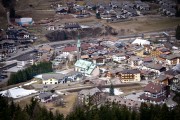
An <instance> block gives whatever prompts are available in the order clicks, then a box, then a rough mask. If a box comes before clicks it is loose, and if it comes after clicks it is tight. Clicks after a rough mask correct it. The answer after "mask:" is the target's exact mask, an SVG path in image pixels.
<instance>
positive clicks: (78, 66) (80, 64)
mask: <svg viewBox="0 0 180 120" xmlns="http://www.w3.org/2000/svg"><path fill="white" fill-rule="evenodd" d="M80 58H81V41H80V39H79V37H78V41H77V61H76V63H75V71H77V72H81V73H82V74H83V75H84V76H99V74H100V70H99V67H98V66H97V65H96V64H94V63H93V62H91V61H87V60H82V59H80Z"/></svg>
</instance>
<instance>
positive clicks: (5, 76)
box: [0, 75, 8, 79]
mask: <svg viewBox="0 0 180 120" xmlns="http://www.w3.org/2000/svg"><path fill="white" fill-rule="evenodd" d="M7 77H8V76H7V75H1V76H0V79H5V78H7Z"/></svg>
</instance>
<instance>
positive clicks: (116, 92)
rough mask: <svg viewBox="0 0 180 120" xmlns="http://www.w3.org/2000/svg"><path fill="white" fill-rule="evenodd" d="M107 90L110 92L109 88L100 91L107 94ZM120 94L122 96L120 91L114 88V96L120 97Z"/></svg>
mask: <svg viewBox="0 0 180 120" xmlns="http://www.w3.org/2000/svg"><path fill="white" fill-rule="evenodd" d="M109 90H110V88H105V89H103V90H102V91H103V92H109ZM121 94H123V92H122V91H120V90H119V89H118V88H114V95H121Z"/></svg>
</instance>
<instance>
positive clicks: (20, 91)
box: [0, 87, 38, 98]
mask: <svg viewBox="0 0 180 120" xmlns="http://www.w3.org/2000/svg"><path fill="white" fill-rule="evenodd" d="M37 92H38V91H36V90H26V89H24V88H19V87H14V88H10V89H8V90H4V91H1V92H0V94H2V95H3V96H7V97H12V98H21V97H24V96H28V95H30V94H33V93H37Z"/></svg>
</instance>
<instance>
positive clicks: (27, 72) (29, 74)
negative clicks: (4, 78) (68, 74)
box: [8, 62, 53, 85]
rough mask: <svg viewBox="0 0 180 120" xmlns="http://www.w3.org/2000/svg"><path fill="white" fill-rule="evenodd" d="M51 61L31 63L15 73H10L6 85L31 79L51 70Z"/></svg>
mask: <svg viewBox="0 0 180 120" xmlns="http://www.w3.org/2000/svg"><path fill="white" fill-rule="evenodd" d="M52 71H53V70H52V63H51V62H41V63H38V64H37V65H32V66H30V67H28V68H26V69H24V70H20V71H18V72H17V73H14V74H11V75H10V78H9V80H8V85H13V84H17V83H21V82H26V81H28V80H31V79H32V78H33V77H34V76H35V75H38V74H42V73H47V72H52Z"/></svg>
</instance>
